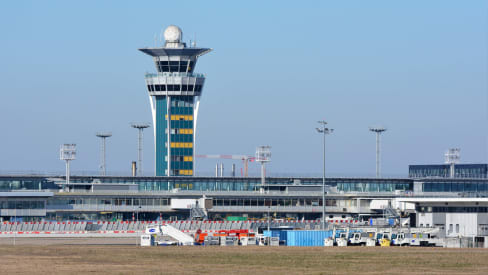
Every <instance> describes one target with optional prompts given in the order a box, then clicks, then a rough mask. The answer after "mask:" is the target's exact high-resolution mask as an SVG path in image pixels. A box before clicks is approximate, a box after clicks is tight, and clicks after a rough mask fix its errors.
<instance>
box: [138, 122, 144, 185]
mask: <svg viewBox="0 0 488 275" xmlns="http://www.w3.org/2000/svg"><path fill="white" fill-rule="evenodd" d="M142 131H143V128H139V140H138V142H137V145H138V146H137V147H138V154H137V158H138V162H139V173H137V175H138V176H142V139H143V134H144V133H143V132H142Z"/></svg>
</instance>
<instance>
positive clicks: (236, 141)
mask: <svg viewBox="0 0 488 275" xmlns="http://www.w3.org/2000/svg"><path fill="white" fill-rule="evenodd" d="M487 8H488V4H487V2H486V1H475V0H473V1H309V2H307V1H290V2H287V3H285V2H284V1H242V2H237V1H77V2H76V3H75V1H6V2H4V3H2V6H1V9H0V33H1V35H2V39H1V43H0V60H1V66H0V122H1V125H2V131H1V139H0V171H12V170H36V171H63V169H64V164H63V162H61V161H60V160H59V159H58V157H59V156H58V150H59V145H60V144H62V143H71V142H74V143H77V144H78V159H77V160H76V161H75V162H74V163H73V165H72V167H73V170H77V171H87V170H91V171H96V170H97V169H98V165H99V140H98V139H97V138H96V137H95V133H96V132H97V131H112V133H113V137H112V138H110V139H109V141H108V148H107V150H108V154H107V169H108V170H109V172H111V171H112V172H129V169H130V162H131V161H132V160H136V158H137V150H136V145H137V133H136V131H135V130H134V129H131V128H130V127H129V123H130V122H131V121H147V122H149V121H151V114H150V109H149V99H148V96H147V92H146V90H145V83H144V73H145V72H153V71H155V68H154V65H153V62H152V60H151V58H150V57H148V56H146V55H144V54H142V53H140V52H139V51H137V49H138V48H141V47H147V46H152V45H153V44H154V35H155V34H159V33H160V31H161V29H163V28H165V27H167V26H168V25H170V24H175V25H178V26H180V27H181V28H182V29H183V33H184V39H185V40H186V41H188V40H190V39H193V37H194V36H196V37H197V41H198V46H201V47H210V48H213V49H214V51H213V52H212V53H210V54H208V55H206V56H203V57H202V58H201V59H200V61H199V63H198V65H197V68H196V71H198V72H202V73H205V74H206V75H207V81H206V85H205V88H204V95H203V97H202V102H201V109H200V113H199V119H198V124H199V125H198V131H197V135H198V137H197V138H198V141H197V149H196V150H197V151H196V152H197V154H251V155H252V154H253V153H254V150H255V147H256V146H258V145H263V144H268V145H271V146H272V152H273V160H272V162H271V164H270V166H269V171H270V173H274V174H280V173H281V174H282V173H297V174H301V175H320V173H321V171H322V170H321V167H322V164H321V160H322V151H321V146H322V143H321V137H320V136H319V135H318V134H317V133H316V132H315V127H316V126H317V123H316V121H317V120H321V119H325V120H327V121H328V122H329V124H330V126H331V127H332V128H335V133H334V134H333V135H330V136H328V139H327V171H328V173H329V175H331V176H332V175H339V176H346V175H349V176H368V175H374V170H375V137H374V135H373V134H372V133H370V132H368V127H369V126H371V125H384V126H386V127H388V129H389V130H388V131H387V132H386V133H385V134H384V136H383V137H384V138H383V172H384V175H387V176H406V174H407V168H408V165H409V164H429V163H442V162H443V153H444V151H445V150H446V149H448V148H450V147H460V148H461V160H462V162H464V163H477V162H484V163H485V162H487V152H488V151H487V22H488V16H487ZM145 133H146V135H145V168H144V169H145V171H147V172H150V171H154V169H153V165H154V162H153V160H154V156H153V150H154V147H153V136H152V131H146V132H145ZM215 162H216V161H215V160H202V161H199V162H198V164H197V172H200V173H204V174H205V173H207V174H210V173H212V170H213V168H214V165H215ZM230 163H231V162H228V161H227V162H226V166H227V167H226V168H227V170H229V168H230ZM236 164H237V166H238V169H240V167H241V164H240V163H238V162H237V163H236ZM252 169H253V171H256V172H257V171H258V169H257V166H256V165H253V166H252Z"/></svg>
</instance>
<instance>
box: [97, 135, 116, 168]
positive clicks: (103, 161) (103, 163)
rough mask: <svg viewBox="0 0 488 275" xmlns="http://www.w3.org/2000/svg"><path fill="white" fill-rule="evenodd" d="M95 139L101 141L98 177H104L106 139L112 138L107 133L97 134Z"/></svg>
mask: <svg viewBox="0 0 488 275" xmlns="http://www.w3.org/2000/svg"><path fill="white" fill-rule="evenodd" d="M96 136H97V137H99V138H101V139H102V147H101V150H100V175H101V176H105V175H106V173H107V167H106V164H105V146H106V142H105V141H106V139H107V138H109V137H111V136H112V133H109V132H99V133H97V134H96Z"/></svg>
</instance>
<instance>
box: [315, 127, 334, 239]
mask: <svg viewBox="0 0 488 275" xmlns="http://www.w3.org/2000/svg"><path fill="white" fill-rule="evenodd" d="M318 123H319V124H320V127H319V128H316V129H317V132H318V133H320V134H323V135H324V155H323V157H324V159H323V161H324V167H323V174H322V230H325V136H326V135H328V134H332V132H334V129H330V128H327V127H325V125H326V124H327V122H325V121H324V120H321V121H318Z"/></svg>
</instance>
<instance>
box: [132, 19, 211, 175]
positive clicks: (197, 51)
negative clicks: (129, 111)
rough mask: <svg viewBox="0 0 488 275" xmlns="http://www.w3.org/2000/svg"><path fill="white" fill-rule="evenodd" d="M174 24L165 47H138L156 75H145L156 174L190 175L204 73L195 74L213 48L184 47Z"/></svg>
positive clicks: (167, 34) (167, 30)
mask: <svg viewBox="0 0 488 275" xmlns="http://www.w3.org/2000/svg"><path fill="white" fill-rule="evenodd" d="M182 37H183V33H182V31H181V29H180V28H179V27H177V26H169V27H168V28H166V30H165V31H164V39H165V44H164V47H156V48H144V49H139V50H140V51H142V52H143V53H145V54H148V55H150V56H152V57H153V60H154V63H155V65H156V69H157V73H156V74H146V85H147V90H148V92H149V99H150V104H151V111H152V118H153V125H154V127H153V128H154V140H155V148H156V161H155V164H156V169H155V170H156V176H192V175H193V169H194V166H193V160H194V153H195V151H194V149H195V130H196V128H197V115H198V106H199V104H200V96H201V95H202V89H203V85H204V83H205V76H204V75H203V74H197V73H194V69H195V66H196V64H197V60H198V58H199V57H200V56H202V55H204V54H206V53H208V52H210V51H211V50H212V49H207V48H197V47H195V45H193V46H192V45H190V47H187V46H186V44H185V43H183V42H182Z"/></svg>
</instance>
